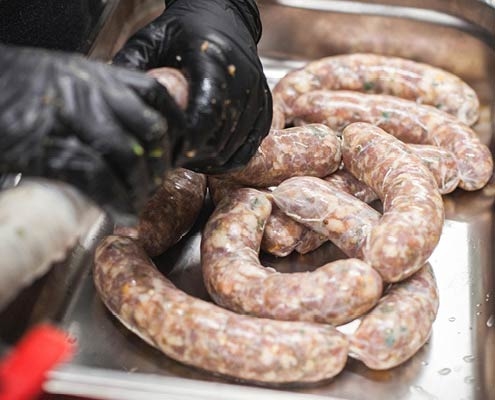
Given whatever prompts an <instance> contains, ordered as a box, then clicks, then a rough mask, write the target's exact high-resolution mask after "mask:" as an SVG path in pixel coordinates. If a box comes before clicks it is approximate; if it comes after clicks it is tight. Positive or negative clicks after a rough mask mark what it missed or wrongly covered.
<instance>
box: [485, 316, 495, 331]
mask: <svg viewBox="0 0 495 400" xmlns="http://www.w3.org/2000/svg"><path fill="white" fill-rule="evenodd" d="M493 325H495V316H494V315H493V314H492V315H490V318H488V319H487V321H486V326H488V328H493Z"/></svg>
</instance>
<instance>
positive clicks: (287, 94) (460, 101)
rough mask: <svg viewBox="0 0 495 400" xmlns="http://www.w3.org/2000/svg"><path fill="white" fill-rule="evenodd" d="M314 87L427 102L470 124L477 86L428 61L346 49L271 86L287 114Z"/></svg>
mask: <svg viewBox="0 0 495 400" xmlns="http://www.w3.org/2000/svg"><path fill="white" fill-rule="evenodd" d="M318 89H329V90H353V91H358V92H366V93H382V94H389V95H393V96H397V97H401V98H404V99H409V100H414V101H415V102H416V103H422V104H429V105H432V106H435V107H437V108H440V109H441V110H443V111H445V112H447V113H449V114H452V115H454V116H456V117H457V118H458V119H459V120H460V121H462V122H464V123H466V124H468V125H472V124H474V123H475V122H476V121H477V120H478V117H479V100H478V96H477V95H476V92H475V91H474V90H473V89H472V88H471V87H470V86H469V85H467V84H466V83H465V82H464V81H462V80H461V79H460V78H459V77H457V76H456V75H453V74H451V73H449V72H447V71H445V70H442V69H439V68H435V67H433V66H431V65H427V64H423V63H418V62H415V61H412V60H408V59H404V58H399V57H390V56H382V55H377V54H359V53H356V54H345V55H338V56H331V57H326V58H322V59H319V60H315V61H312V62H310V63H308V64H307V65H306V66H305V67H303V68H302V69H299V70H295V71H292V72H289V73H288V74H287V75H286V76H285V77H284V78H282V79H281V80H280V81H279V82H278V83H277V85H276V86H275V87H274V89H273V93H274V96H276V97H277V98H278V99H279V102H280V101H281V102H282V106H283V108H284V112H285V114H286V118H287V117H291V116H293V110H292V104H293V102H294V101H295V100H296V99H297V98H298V97H299V96H300V95H301V94H303V93H307V92H310V91H313V90H318Z"/></svg>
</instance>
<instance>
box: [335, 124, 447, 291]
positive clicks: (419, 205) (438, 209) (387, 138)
mask: <svg viewBox="0 0 495 400" xmlns="http://www.w3.org/2000/svg"><path fill="white" fill-rule="evenodd" d="M342 154H343V161H344V166H345V168H346V169H347V170H349V171H350V172H351V173H352V174H353V175H354V176H356V177H357V178H358V179H359V180H361V181H363V182H365V183H366V184H367V185H368V186H370V187H371V188H372V189H373V190H374V191H375V192H376V194H377V195H378V196H379V197H380V199H381V200H382V204H383V215H382V217H381V218H380V221H379V222H378V224H376V225H375V226H374V227H373V228H372V229H371V231H370V234H369V235H368V238H367V240H366V244H365V246H364V249H363V251H364V260H365V261H367V262H369V263H370V264H371V265H372V266H373V267H374V268H375V269H376V270H377V271H378V272H380V274H381V275H382V277H383V279H384V280H385V281H388V282H397V281H400V280H402V279H404V278H406V277H408V276H410V275H412V274H413V273H414V272H416V271H417V270H418V269H419V268H421V267H422V266H423V265H424V263H425V262H426V260H427V259H428V257H430V255H431V253H432V252H433V250H434V249H435V247H436V245H437V244H438V241H439V239H440V235H441V233H442V228H443V221H444V209H443V202H442V196H441V195H440V193H439V192H438V189H437V185H436V182H435V180H434V178H433V175H432V174H431V172H430V171H429V170H428V169H427V168H426V166H424V164H423V163H422V162H421V160H420V159H419V158H418V157H417V156H415V155H414V154H412V153H411V152H410V151H409V150H408V149H407V147H406V145H405V144H404V143H402V142H401V141H400V140H398V139H396V138H395V137H394V136H392V135H389V134H388V133H386V132H385V131H383V130H382V129H380V128H378V127H376V126H374V125H370V124H367V123H364V122H356V123H353V124H350V125H348V126H347V127H346V128H345V129H344V131H343V134H342Z"/></svg>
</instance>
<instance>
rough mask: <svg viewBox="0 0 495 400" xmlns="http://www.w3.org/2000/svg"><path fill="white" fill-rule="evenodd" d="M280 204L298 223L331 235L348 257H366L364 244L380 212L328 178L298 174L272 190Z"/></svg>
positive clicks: (329, 236) (325, 234) (278, 204)
mask: <svg viewBox="0 0 495 400" xmlns="http://www.w3.org/2000/svg"><path fill="white" fill-rule="evenodd" d="M273 199H274V201H275V203H276V204H277V206H278V207H279V208H280V209H281V210H282V211H283V212H284V213H286V214H287V215H288V216H290V217H291V218H293V219H294V220H296V221H297V222H299V223H301V224H303V225H305V226H307V227H308V228H310V229H312V230H313V231H315V232H318V233H320V234H322V235H324V236H326V237H327V238H328V240H330V241H331V242H332V243H334V244H335V245H336V246H337V247H338V248H339V249H341V250H342V251H343V252H344V253H345V254H346V255H347V256H348V257H357V258H361V259H362V258H363V245H364V243H365V241H366V237H367V236H368V234H369V232H370V231H371V229H372V228H373V227H374V226H375V225H376V224H377V223H378V221H379V219H380V217H381V214H380V213H379V212H378V211H376V210H375V209H373V208H371V207H370V206H369V205H368V204H366V203H364V202H362V201H361V200H359V199H357V198H356V197H354V196H352V195H350V194H348V193H345V192H341V191H339V190H337V189H335V188H334V187H332V186H331V185H330V184H328V183H327V182H326V181H324V180H322V179H319V178H314V177H310V176H302V177H295V178H291V179H288V180H286V181H285V182H283V183H281V184H280V185H279V186H278V187H277V188H276V189H275V190H274V191H273Z"/></svg>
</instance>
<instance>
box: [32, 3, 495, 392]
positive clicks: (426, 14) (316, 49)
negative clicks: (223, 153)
mask: <svg viewBox="0 0 495 400" xmlns="http://www.w3.org/2000/svg"><path fill="white" fill-rule="evenodd" d="M259 4H260V10H261V15H262V19H263V27H264V31H263V38H262V41H261V43H260V45H259V48H260V53H261V55H262V57H263V62H264V66H265V71H266V74H267V77H268V79H269V81H270V84H272V85H273V84H274V83H275V82H276V81H277V80H278V79H279V78H280V77H282V76H283V75H284V74H285V72H286V71H288V70H289V69H291V68H294V67H297V66H299V65H302V64H303V63H304V62H305V61H307V60H310V59H315V58H319V57H323V56H325V55H331V54H338V53H349V52H364V51H367V52H376V53H381V54H390V55H398V56H403V57H408V58H412V59H414V60H418V61H424V62H428V63H431V64H433V65H437V66H440V67H443V68H446V69H448V70H450V71H452V72H454V73H456V74H458V75H460V76H461V77H462V78H464V79H465V80H466V81H467V82H468V83H469V84H471V85H472V86H473V87H474V88H475V90H476V91H477V93H478V95H479V97H480V100H481V103H482V112H481V118H480V121H479V123H478V124H477V125H476V127H475V129H476V130H477V131H478V133H479V134H480V136H481V137H482V139H483V141H484V142H485V143H487V144H489V145H490V146H491V148H492V153H493V149H494V141H493V140H492V137H493V134H494V133H495V108H494V104H495V84H494V81H495V8H494V7H495V4H494V3H493V2H492V1H455V2H451V1H432V2H427V1H402V2H399V1H395V2H394V1H385V2H380V3H377V2H374V1H369V2H367V1H365V2H359V3H356V2H345V1H314V0H313V1H309V0H306V1H294V0H292V1H291V0H285V1H282V0H280V1H260V2H259ZM301 4H302V5H303V6H301ZM444 200H445V207H446V217H447V219H446V222H445V226H444V230H443V234H442V238H441V241H440V243H439V245H438V247H437V248H436V250H435V252H434V253H433V255H432V256H431V258H430V262H431V264H432V266H433V269H434V271H435V274H436V277H437V281H438V285H439V292H440V308H439V311H438V315H437V319H436V321H435V323H434V327H433V334H432V336H431V338H430V339H429V341H428V342H427V344H426V345H425V346H424V347H423V348H422V349H421V350H420V351H419V352H418V353H417V354H416V355H415V356H414V357H413V358H412V359H410V360H409V361H407V362H406V363H404V364H403V365H401V366H399V367H397V368H394V369H391V370H388V371H372V370H370V369H368V368H366V367H365V366H364V365H363V364H362V363H360V362H358V361H356V360H352V359H349V361H348V363H347V365H346V367H345V369H344V370H343V372H342V373H341V374H339V375H338V376H337V377H336V378H334V379H333V380H332V381H331V382H327V383H325V384H323V385H318V386H310V387H290V388H254V387H252V386H248V385H245V384H242V383H237V382H233V381H228V380H226V379H223V378H219V377H215V376H213V375H210V374H208V373H205V372H202V371H199V370H196V369H193V368H190V367H187V366H184V365H182V364H180V363H177V362H175V361H174V360H171V359H169V358H168V357H166V356H164V355H163V354H162V353H160V352H159V351H157V350H155V349H154V348H152V347H150V346H149V345H147V344H146V343H144V342H143V341H141V340H140V339H139V338H138V337H137V336H135V335H134V334H133V333H131V332H130V331H128V330H127V329H125V328H124V327H123V326H122V325H121V324H120V323H119V322H118V321H117V320H116V319H115V318H114V317H113V316H112V315H111V314H110V313H109V312H108V311H107V310H106V309H105V307H104V306H103V305H102V303H101V301H100V300H99V298H98V297H97V295H96V293H95V289H94V286H93V282H92V276H91V254H92V251H93V250H94V247H95V245H96V243H97V241H98V240H99V239H100V238H101V237H102V235H104V234H105V233H106V232H109V231H110V230H111V223H110V221H108V220H100V221H99V223H98V224H97V225H95V229H93V230H92V231H90V232H88V234H87V235H86V237H85V238H83V239H82V240H81V241H80V243H79V246H78V249H76V251H74V252H73V254H72V255H71V257H70V258H69V259H68V264H69V266H70V265H75V263H77V265H78V267H77V268H79V269H80V270H81V271H82V272H81V273H82V274H83V275H82V276H83V278H82V279H80V280H78V281H77V283H75V284H74V288H73V290H71V293H70V295H68V296H67V297H66V301H65V302H64V307H63V308H60V310H59V312H58V313H51V314H50V315H51V317H52V318H54V316H55V317H56V318H55V319H56V321H58V322H59V323H60V325H61V326H62V327H63V328H65V329H67V330H68V331H69V332H70V333H71V334H72V335H74V337H75V338H76V340H77V343H78V348H79V351H78V353H77V355H76V357H75V358H74V359H73V360H72V361H71V362H70V364H68V365H65V366H63V367H61V368H60V369H58V370H55V371H53V372H52V373H51V374H50V380H49V381H48V382H47V383H46V385H45V389H46V391H48V392H51V393H72V394H84V395H85V396H86V397H95V398H102V399H103V398H104V399H119V400H122V399H143V398H146V399H154V398H167V399H200V398H201V399H209V398H212V399H213V398H215V399H223V398H225V399H248V398H249V399H252V398H253V397H254V396H257V397H259V398H260V399H264V398H266V399H268V398H270V399H277V398H300V399H311V398H339V399H382V400H388V399H404V400H406V399H426V400H434V399H442V400H443V399H448V400H464V399H475V400H490V399H495V276H494V274H495V272H494V271H495V254H494V243H495V229H494V215H495V214H494V200H495V184H494V183H493V182H492V183H490V184H489V185H488V186H487V187H486V188H484V189H483V190H481V191H478V192H475V193H467V192H463V191H461V190H458V191H456V192H454V193H453V194H450V195H448V196H445V197H444ZM209 212H211V208H208V207H207V208H205V210H204V212H203V214H202V216H201V218H200V219H199V220H198V221H197V224H196V226H195V227H194V229H193V230H192V231H191V232H190V234H189V235H187V236H186V237H185V238H184V239H183V240H182V241H181V242H180V243H179V244H178V245H177V246H175V247H174V248H172V249H171V250H170V251H168V252H167V253H166V254H164V255H162V256H160V257H159V258H157V259H156V263H157V265H158V266H159V267H160V269H161V270H162V271H163V272H164V273H165V274H167V275H168V276H169V277H170V279H171V280H172V281H173V282H174V283H176V285H177V286H178V287H180V288H181V289H183V290H185V291H186V292H188V293H190V294H193V295H195V296H198V297H201V298H205V299H206V298H208V296H207V293H206V290H205V288H204V286H203V283H202V278H201V272H200V264H199V243H200V231H201V227H202V226H203V224H204V222H205V220H206V218H207V216H208V214H209ZM340 256H341V254H340V253H339V252H338V251H337V249H336V248H335V247H333V246H332V245H330V244H327V245H324V246H323V247H322V248H320V249H318V250H316V251H315V252H313V253H310V254H307V255H305V256H301V255H293V256H289V257H286V258H284V259H277V258H275V257H269V256H266V255H262V256H261V258H262V261H263V262H264V264H265V265H269V266H272V267H274V268H276V269H278V270H279V271H283V272H293V271H303V270H311V269H314V268H316V267H318V266H319V265H321V264H323V262H325V261H329V260H332V259H335V258H337V257H340ZM81 257H82V258H81ZM49 279H50V278H47V280H48V281H49ZM34 319H35V318H34ZM34 319H33V320H34ZM354 327H355V324H353V323H351V324H348V325H347V326H344V327H342V329H343V330H346V331H349V330H352V329H353V328H354Z"/></svg>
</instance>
